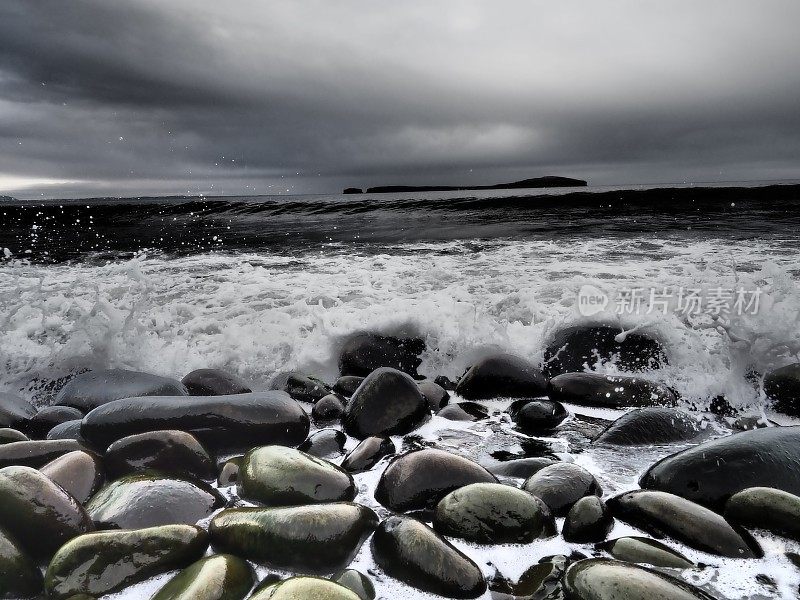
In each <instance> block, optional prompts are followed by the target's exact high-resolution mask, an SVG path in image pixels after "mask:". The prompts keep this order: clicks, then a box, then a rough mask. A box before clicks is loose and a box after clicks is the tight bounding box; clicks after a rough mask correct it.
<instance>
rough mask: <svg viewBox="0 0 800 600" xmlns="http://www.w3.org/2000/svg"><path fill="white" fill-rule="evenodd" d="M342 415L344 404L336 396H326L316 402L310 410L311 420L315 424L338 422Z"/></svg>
mask: <svg viewBox="0 0 800 600" xmlns="http://www.w3.org/2000/svg"><path fill="white" fill-rule="evenodd" d="M343 415H344V402H342V399H341V398H339V396H337V395H336V394H327V395H326V396H324V397H322V398H320V399H319V400H317V403H316V404H314V408H312V409H311V418H312V419H314V422H315V423H325V422H327V421H338V420H339V419H341V418H342V416H343Z"/></svg>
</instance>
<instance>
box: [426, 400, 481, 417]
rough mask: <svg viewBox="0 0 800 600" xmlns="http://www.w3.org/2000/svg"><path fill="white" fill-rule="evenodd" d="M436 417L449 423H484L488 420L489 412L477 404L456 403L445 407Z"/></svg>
mask: <svg viewBox="0 0 800 600" xmlns="http://www.w3.org/2000/svg"><path fill="white" fill-rule="evenodd" d="M436 416H437V417H441V418H443V419H447V420H449V421H482V420H483V419H486V418H488V416H489V411H488V410H487V408H486V407H485V406H483V405H482V404H478V403H477V402H455V403H453V404H448V405H447V406H445V407H444V408H443V409H441V410H440V411H439V412H437V413H436Z"/></svg>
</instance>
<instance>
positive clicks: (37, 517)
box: [0, 467, 94, 562]
mask: <svg viewBox="0 0 800 600" xmlns="http://www.w3.org/2000/svg"><path fill="white" fill-rule="evenodd" d="M34 499H35V501H33V500H34ZM0 529H3V530H5V531H6V532H8V533H9V534H10V535H11V536H12V537H13V538H14V539H16V540H17V541H18V542H19V543H20V544H21V545H22V547H23V548H24V550H25V552H26V553H27V554H28V555H29V556H31V557H32V558H33V559H34V560H36V561H39V562H47V561H48V560H50V557H52V556H53V554H55V552H56V550H58V549H59V548H60V547H61V546H62V545H63V544H64V543H66V542H67V541H69V540H70V539H72V538H74V537H75V536H78V535H80V534H82V533H86V532H89V531H92V530H93V529H94V526H93V524H92V520H91V519H90V518H89V515H88V514H86V511H85V510H84V509H83V507H82V506H81V505H80V503H79V502H78V501H77V500H75V498H73V497H72V496H70V495H69V494H68V493H67V492H65V491H64V490H63V488H61V487H60V486H59V485H57V484H55V483H53V482H52V481H51V480H50V479H49V478H48V477H47V476H45V475H43V474H42V473H40V472H39V471H37V470H35V469H32V468H30V467H6V468H4V469H0Z"/></svg>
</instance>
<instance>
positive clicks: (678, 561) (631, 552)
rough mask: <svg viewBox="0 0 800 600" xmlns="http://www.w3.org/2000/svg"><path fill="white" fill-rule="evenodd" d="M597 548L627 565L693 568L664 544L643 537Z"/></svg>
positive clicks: (604, 544)
mask: <svg viewBox="0 0 800 600" xmlns="http://www.w3.org/2000/svg"><path fill="white" fill-rule="evenodd" d="M597 548H598V549H599V550H605V551H606V552H608V553H609V554H610V555H611V556H613V557H614V558H616V559H617V560H623V561H625V562H629V563H639V564H647V565H652V566H654V567H667V568H670V569H691V568H693V567H694V566H695V564H694V563H693V562H692V561H690V560H689V559H688V558H686V557H685V556H684V555H683V554H681V553H679V552H677V551H676V550H673V549H672V548H670V547H669V546H667V545H666V544H662V543H661V542H659V541H657V540H652V539H650V538H645V537H636V536H627V537H621V538H617V539H615V540H609V541H608V542H604V543H602V544H598V545H597Z"/></svg>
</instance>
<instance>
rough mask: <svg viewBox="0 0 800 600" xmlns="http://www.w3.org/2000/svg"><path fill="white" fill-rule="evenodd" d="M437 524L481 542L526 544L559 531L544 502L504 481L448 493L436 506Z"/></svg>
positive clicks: (442, 529)
mask: <svg viewBox="0 0 800 600" xmlns="http://www.w3.org/2000/svg"><path fill="white" fill-rule="evenodd" d="M433 528H434V529H435V530H436V531H438V532H439V533H441V534H443V535H448V536H452V537H459V538H463V539H465V540H468V541H471V542H477V543H479V544H504V543H517V544H522V543H528V542H531V541H533V540H535V539H537V538H540V537H548V536H551V535H555V533H556V527H555V520H554V519H553V517H552V515H551V514H550V510H549V509H548V508H547V506H546V505H545V504H544V502H542V501H541V500H539V499H538V498H537V497H536V496H533V495H532V494H529V493H528V492H525V491H523V490H520V489H517V488H515V487H511V486H510V485H503V484H500V483H473V484H470V485H466V486H464V487H462V488H459V489H457V490H454V491H452V492H450V493H449V494H447V496H445V497H444V498H442V500H441V501H440V502H439V504H438V505H437V506H436V512H435V514H434V517H433Z"/></svg>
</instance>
